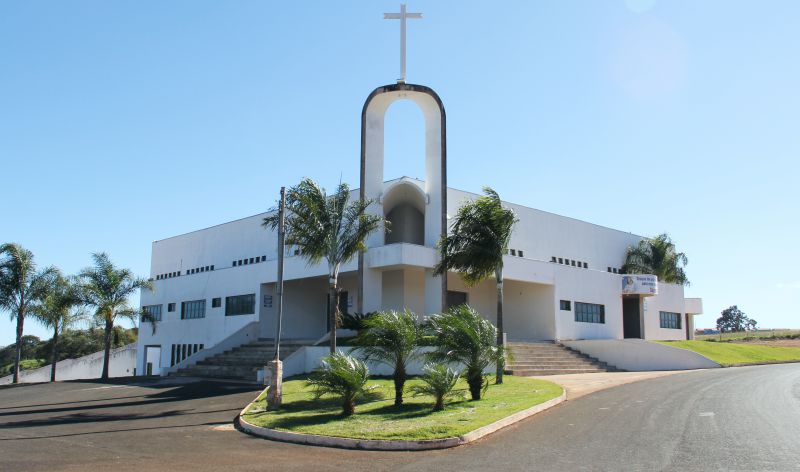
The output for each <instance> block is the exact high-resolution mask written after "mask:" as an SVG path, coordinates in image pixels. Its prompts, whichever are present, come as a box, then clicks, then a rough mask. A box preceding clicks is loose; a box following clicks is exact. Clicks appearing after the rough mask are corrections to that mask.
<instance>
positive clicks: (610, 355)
mask: <svg viewBox="0 0 800 472" xmlns="http://www.w3.org/2000/svg"><path fill="white" fill-rule="evenodd" d="M560 342H561V344H563V345H565V346H567V347H570V348H572V349H575V350H577V351H580V352H582V353H584V354H586V355H589V356H591V357H594V358H597V359H599V360H600V361H603V362H605V363H607V364H609V365H613V366H615V367H617V368H619V369H624V370H628V371H632V372H639V371H647V370H690V369H712V368H716V367H720V365H719V364H717V363H716V362H714V361H712V360H711V359H709V358H707V357H704V356H701V355H700V354H697V353H696V352H692V351H689V350H686V349H680V348H676V347H670V346H665V345H663V344H659V343H653V342H649V341H645V340H643V339H591V340H588V339H587V340H581V341H560Z"/></svg>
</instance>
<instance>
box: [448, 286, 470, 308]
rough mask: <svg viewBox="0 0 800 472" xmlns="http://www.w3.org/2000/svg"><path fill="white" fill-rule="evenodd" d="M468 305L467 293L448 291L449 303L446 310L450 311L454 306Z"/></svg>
mask: <svg viewBox="0 0 800 472" xmlns="http://www.w3.org/2000/svg"><path fill="white" fill-rule="evenodd" d="M466 303H467V293H466V292H455V291H453V290H448V291H447V302H446V306H445V309H446V310H449V309H450V308H453V307H454V306H459V305H466Z"/></svg>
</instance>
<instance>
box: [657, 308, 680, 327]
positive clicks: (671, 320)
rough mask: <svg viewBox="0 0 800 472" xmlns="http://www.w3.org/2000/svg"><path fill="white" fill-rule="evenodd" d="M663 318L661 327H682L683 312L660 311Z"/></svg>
mask: <svg viewBox="0 0 800 472" xmlns="http://www.w3.org/2000/svg"><path fill="white" fill-rule="evenodd" d="M659 315H660V318H661V327H662V328H669V329H681V314H680V313H672V312H669V311H661V312H659Z"/></svg>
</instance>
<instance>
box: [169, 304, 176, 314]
mask: <svg viewBox="0 0 800 472" xmlns="http://www.w3.org/2000/svg"><path fill="white" fill-rule="evenodd" d="M167 311H169V312H173V311H175V304H174V303H167Z"/></svg>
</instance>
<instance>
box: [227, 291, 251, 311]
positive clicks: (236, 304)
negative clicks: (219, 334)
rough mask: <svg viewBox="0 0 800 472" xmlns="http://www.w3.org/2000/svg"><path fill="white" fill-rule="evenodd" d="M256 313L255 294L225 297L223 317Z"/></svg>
mask: <svg viewBox="0 0 800 472" xmlns="http://www.w3.org/2000/svg"><path fill="white" fill-rule="evenodd" d="M255 312H256V294H255V293H251V294H249V295H237V296H235V297H225V316H236V315H252V314H255Z"/></svg>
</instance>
